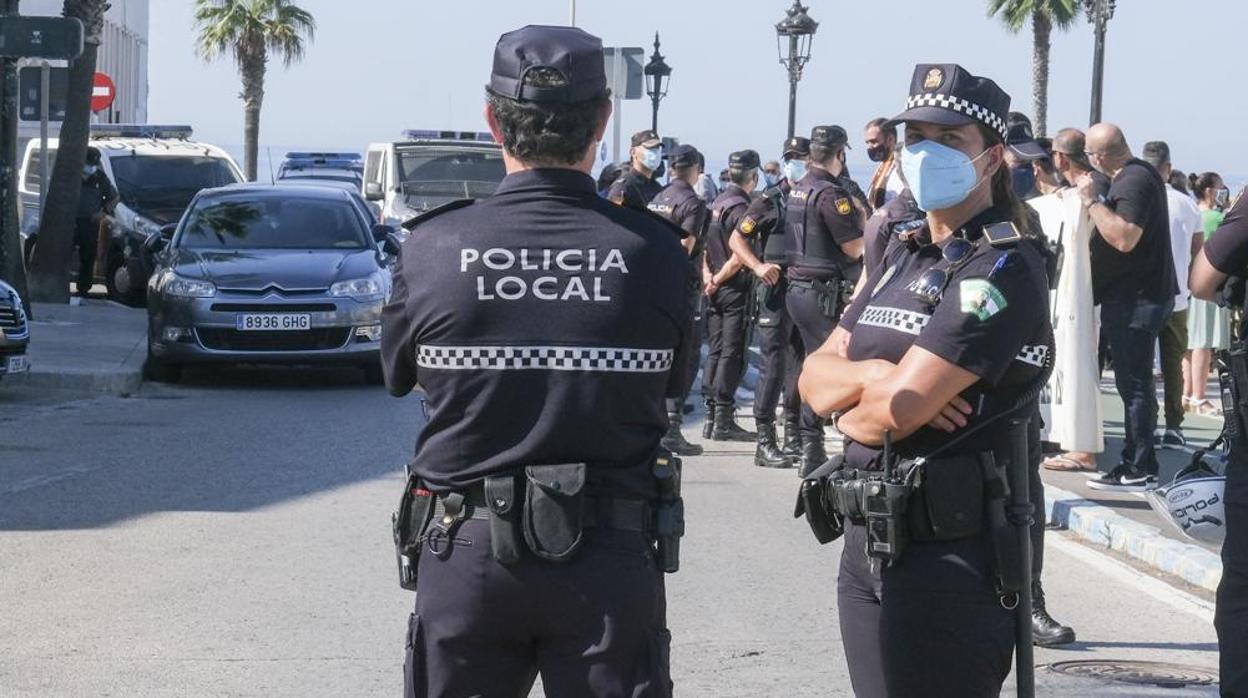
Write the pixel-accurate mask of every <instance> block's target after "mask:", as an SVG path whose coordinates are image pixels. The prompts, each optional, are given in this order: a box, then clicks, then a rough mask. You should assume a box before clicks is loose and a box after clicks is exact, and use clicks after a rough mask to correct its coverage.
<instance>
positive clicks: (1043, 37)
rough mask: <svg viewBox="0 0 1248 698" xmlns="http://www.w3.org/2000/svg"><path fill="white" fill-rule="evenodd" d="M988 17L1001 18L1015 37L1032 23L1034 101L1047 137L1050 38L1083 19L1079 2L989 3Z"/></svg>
mask: <svg viewBox="0 0 1248 698" xmlns="http://www.w3.org/2000/svg"><path fill="white" fill-rule="evenodd" d="M988 16H989V17H994V16H995V17H1000V19H1001V23H1002V24H1004V25H1005V28H1006V29H1007V30H1008V31H1009V32H1010V33H1011V34H1017V33H1018V32H1019V30H1021V29H1022V28H1023V25H1025V24H1027V20H1028V18H1030V19H1031V31H1032V46H1031V100H1032V108H1033V109H1034V110H1035V112H1036V113H1035V114H1033V115H1032V116H1033V117H1034V121H1033V125H1034V126H1035V129H1036V135H1037V136H1043V135H1045V128H1046V126H1047V124H1046V123H1045V122H1046V121H1047V118H1046V115H1047V113H1048V111H1049V37H1050V35H1052V33H1053V27H1057V28H1058V29H1062V30H1065V29H1069V28H1070V27H1071V26H1073V25H1074V23H1075V19H1076V18H1077V17H1078V16H1079V0H988Z"/></svg>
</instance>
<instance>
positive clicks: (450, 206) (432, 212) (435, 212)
mask: <svg viewBox="0 0 1248 698" xmlns="http://www.w3.org/2000/svg"><path fill="white" fill-rule="evenodd" d="M476 202H477V200H476V199H456V200H454V201H448V202H446V203H444V204H442V205H441V206H435V207H433V208H431V209H429V210H428V211H425V212H424V213H422V214H420V215H419V216H416V217H414V218H409V219H407V220H405V221H403V223H402V224H401V225H402V226H403V227H404V228H405V229H407V230H415V229H416V226H418V225H420V224H421V223H424V222H425V221H427V220H429V219H430V218H435V217H437V216H440V215H442V214H443V213H446V212H448V211H454V210H456V209H460V208H464V207H465V206H470V205H472V204H474V203H476Z"/></svg>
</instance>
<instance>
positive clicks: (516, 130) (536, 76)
mask: <svg viewBox="0 0 1248 698" xmlns="http://www.w3.org/2000/svg"><path fill="white" fill-rule="evenodd" d="M548 73H549V74H548ZM562 78H563V76H562V75H561V74H559V73H558V71H555V70H553V69H546V68H534V69H530V70H529V71H527V72H526V73H525V76H524V83H525V84H526V85H529V84H531V85H533V86H535V87H541V86H545V85H546V84H548V83H549V82H550V81H551V80H555V79H562ZM486 100H487V101H488V102H489V105H490V109H491V110H492V111H493V112H494V119H495V120H496V121H497V122H498V128H499V130H500V131H502V134H503V149H504V150H506V151H507V152H508V153H510V154H511V155H512V156H513V157H515V158H516V159H517V160H519V161H521V162H523V163H526V164H552V165H573V164H576V163H577V162H580V161H581V159H582V158H584V157H585V152H586V151H587V150H589V147H590V146H591V145H593V142H594V135H595V134H596V133H597V131H598V127H599V125H600V124H601V119H602V111H603V109H604V108H606V106H607V105H608V104H609V103H610V100H611V96H610V92H607V93H604V94H601V95H598V96H596V97H591V98H590V99H586V100H583V101H580V102H568V103H562V102H530V101H522V100H516V99H509V98H507V97H503V96H501V95H498V94H495V93H493V92H490V91H487V92H486Z"/></svg>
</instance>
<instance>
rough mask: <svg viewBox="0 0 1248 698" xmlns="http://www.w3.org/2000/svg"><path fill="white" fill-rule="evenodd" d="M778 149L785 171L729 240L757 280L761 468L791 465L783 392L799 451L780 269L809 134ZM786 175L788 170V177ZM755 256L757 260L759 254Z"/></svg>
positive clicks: (794, 343) (794, 340)
mask: <svg viewBox="0 0 1248 698" xmlns="http://www.w3.org/2000/svg"><path fill="white" fill-rule="evenodd" d="M782 152H783V156H782V158H781V159H782V161H783V162H782V164H780V165H779V166H778V168H777V169H778V170H780V171H781V172H782V173H785V174H783V175H781V178H780V179H779V181H777V182H775V183H774V184H773V185H771V186H768V187H767V188H766V189H764V190H763V194H762V196H760V197H759V198H757V199H755V200H754V201H753V202H752V203H751V204H750V207H749V208H748V209H746V212H745V215H744V216H743V217H742V218H741V222H740V223H738V224H737V227H736V229H735V230H733V231H732V238H731V240H730V241H729V247H731V248H732V251H733V253H734V254H736V255H737V256H738V258H740V259H741V261H742V263H743V264H744V265H745V266H746V267H747V268H749V269H750V271H752V272H754V276H756V277H757V279H758V281H757V284H756V287H755V291H756V293H757V294H758V299H759V303H758V307H759V310H758V323H757V324H758V349H759V353H760V354H761V355H762V365H761V366H760V367H759V372H758V386H757V388H756V389H755V390H754V420H755V423H757V424H758V445H757V447H756V449H755V451H754V465H757V466H760V467H765V468H787V467H790V466H791V465H792V461H791V460H790V457H789V455H788V454H787V453H785V451H784V450H782V449H781V448H780V447H779V446H778V444H777V443H776V404H777V403H778V402H779V400H780V394H781V392H782V391H783V393H784V422H785V441H786V446H790V445H791V446H792V447H794V449H795V450H796V451H797V453H794V454H793V455H794V456H795V457H796V456H800V452H801V446H800V443H801V442H800V437H799V436H798V426H797V423H798V414H799V412H800V410H801V399H800V398H799V397H798V394H797V373H798V370H799V368H800V361H801V358H802V357H803V356H804V355H805V352H804V351H803V350H802V345H801V338H800V337H799V336H798V334H797V331H796V330H795V328H794V327H793V322H792V320H790V319H789V314H788V312H787V311H786V310H785V307H784V298H785V291H786V289H787V287H788V284H787V280H786V279H785V277H784V268H785V267H786V266H788V247H787V246H786V244H785V242H786V237H785V234H784V209H785V206H786V205H787V203H788V196H789V190H790V188H791V186H792V185H791V182H796V181H797V180H799V179H801V178H802V177H804V176H805V175H806V159H807V158H808V157H809V156H810V139H808V138H802V137H800V136H799V137H794V138H790V139H788V140H786V141H785V142H784V145H783V150H782ZM788 175H793V177H792V179H790V177H789V176H788ZM760 256H761V257H762V259H759V257H760Z"/></svg>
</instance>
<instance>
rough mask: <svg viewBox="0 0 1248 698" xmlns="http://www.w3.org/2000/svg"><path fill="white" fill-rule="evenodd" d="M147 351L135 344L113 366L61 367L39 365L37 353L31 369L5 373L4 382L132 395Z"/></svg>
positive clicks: (37, 387) (46, 388)
mask: <svg viewBox="0 0 1248 698" xmlns="http://www.w3.org/2000/svg"><path fill="white" fill-rule="evenodd" d="M145 360H146V354H145V352H143V351H142V350H140V349H138V348H136V349H133V350H131V351H130V353H129V354H127V355H126V358H125V360H124V361H122V362H121V365H120V366H118V367H117V368H113V369H103V370H101V369H84V368H77V367H62V368H59V369H42V370H41V368H40V365H39V363H38V357H37V356H36V357H34V358H33V359H32V365H31V369H30V371H28V372H26V373H23V374H20V375H16V376H6V377H5V379H4V382H5V383H11V384H13V385H21V386H25V387H28V388H36V389H40V390H72V391H78V392H88V393H101V394H104V395H133V394H134V393H137V392H138V391H139V386H141V385H142V384H143V362H144V361H145Z"/></svg>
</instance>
